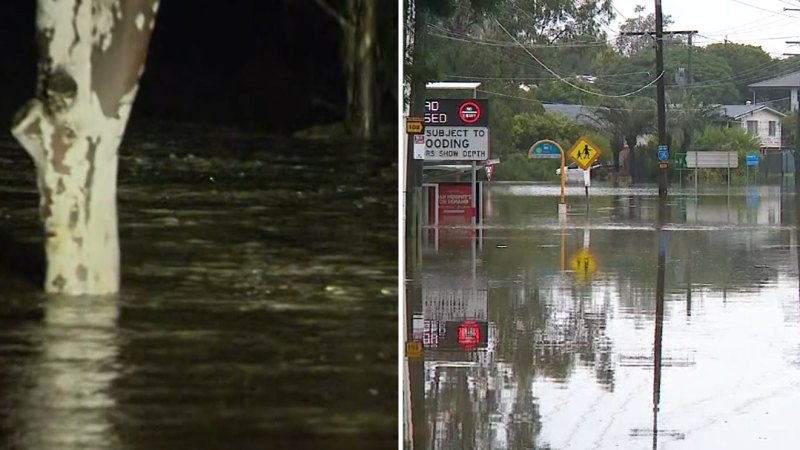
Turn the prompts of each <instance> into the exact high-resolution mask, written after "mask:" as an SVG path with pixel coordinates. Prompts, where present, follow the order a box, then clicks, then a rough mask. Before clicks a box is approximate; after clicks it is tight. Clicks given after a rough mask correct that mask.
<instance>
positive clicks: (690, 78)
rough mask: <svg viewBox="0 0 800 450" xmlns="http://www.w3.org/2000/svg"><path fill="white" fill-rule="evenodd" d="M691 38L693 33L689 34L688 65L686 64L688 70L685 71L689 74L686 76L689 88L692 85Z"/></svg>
mask: <svg viewBox="0 0 800 450" xmlns="http://www.w3.org/2000/svg"><path fill="white" fill-rule="evenodd" d="M692 36H694V33H689V63H688V66H689V68H688V69H687V70H688V71H689V73H688V74H687V77H688V78H689V86H691V85H692V83H693V76H692Z"/></svg>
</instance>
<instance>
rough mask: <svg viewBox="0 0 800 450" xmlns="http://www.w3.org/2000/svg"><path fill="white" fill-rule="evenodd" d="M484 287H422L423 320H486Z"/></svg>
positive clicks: (486, 306)
mask: <svg viewBox="0 0 800 450" xmlns="http://www.w3.org/2000/svg"><path fill="white" fill-rule="evenodd" d="M487 298H488V296H487V291H486V289H485V288H484V289H478V288H473V287H463V288H462V287H455V286H450V287H444V286H441V287H428V286H423V288H422V314H423V317H425V320H440V321H453V320H464V319H472V320H487V316H488V311H489V307H488V301H487Z"/></svg>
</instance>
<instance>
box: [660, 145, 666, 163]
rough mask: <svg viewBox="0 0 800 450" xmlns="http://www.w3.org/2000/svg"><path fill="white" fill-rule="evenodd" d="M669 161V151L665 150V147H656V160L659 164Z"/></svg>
mask: <svg viewBox="0 0 800 450" xmlns="http://www.w3.org/2000/svg"><path fill="white" fill-rule="evenodd" d="M668 159H669V150H668V149H667V146H666V145H659V146H658V160H659V161H661V162H666V161H667V160H668Z"/></svg>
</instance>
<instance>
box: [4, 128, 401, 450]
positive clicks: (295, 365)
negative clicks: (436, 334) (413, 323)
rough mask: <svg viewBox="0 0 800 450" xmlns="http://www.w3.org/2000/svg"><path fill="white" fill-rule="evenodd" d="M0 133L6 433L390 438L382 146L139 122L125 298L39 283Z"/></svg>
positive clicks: (17, 168) (300, 443) (273, 441)
mask: <svg viewBox="0 0 800 450" xmlns="http://www.w3.org/2000/svg"><path fill="white" fill-rule="evenodd" d="M2 147H3V148H2V150H0V158H1V159H0V171H1V172H0V179H2V180H3V182H2V183H1V184H0V239H2V242H0V243H1V244H2V246H1V247H0V252H1V253H2V258H0V263H2V264H0V448H3V449H6V448H13V449H17V448H19V449H179V448H180V449H184V448H186V449H206V448H207V449H223V448H224V449H251V448H252V449H256V448H259V449H261V448H276V449H277V448H294V449H312V448H313V449H342V448H348V449H350V448H355V449H384V448H392V447H393V446H395V445H396V434H397V432H396V430H397V378H396V377H397V339H396V330H397V328H396V323H397V322H396V320H397V305H396V303H397V292H396V291H397V289H396V286H397V240H396V239H397V231H396V227H397V225H396V211H397V203H396V198H397V195H396V171H397V168H396V165H395V163H394V160H395V159H396V156H395V155H396V150H395V144H394V143H387V144H382V145H378V146H373V147H364V148H359V147H357V146H353V145H346V144H343V143H338V144H335V143H326V142H301V141H293V140H289V139H286V138H278V137H273V136H268V135H263V134H255V133H244V132H236V131H234V130H229V129H208V128H204V127H180V128H177V127H176V128H170V129H162V130H154V131H152V132H150V133H142V132H140V133H136V132H133V133H131V134H130V136H129V137H128V138H127V139H126V145H124V146H123V149H122V151H121V155H122V156H121V161H120V177H119V178H120V181H119V185H120V188H119V206H120V239H121V247H122V255H123V256H122V257H123V261H122V270H123V274H122V284H123V287H122V293H121V294H120V295H119V296H117V297H113V298H73V299H70V298H45V296H44V295H42V294H40V293H39V287H38V285H37V284H36V280H35V279H36V277H35V276H32V275H31V274H32V273H33V272H32V271H34V272H35V268H36V265H37V264H36V260H37V257H36V255H37V252H39V251H40V246H41V244H40V243H41V239H40V231H39V223H38V218H37V203H38V195H37V194H36V192H35V182H34V177H33V169H32V165H31V163H30V162H29V161H28V157H27V155H26V154H25V153H24V152H23V151H22V150H19V149H15V148H14V145H13V144H12V142H11V140H10V139H5V140H3V141H2ZM39 277H41V275H39Z"/></svg>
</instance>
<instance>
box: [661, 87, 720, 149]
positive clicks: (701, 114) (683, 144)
mask: <svg viewBox="0 0 800 450" xmlns="http://www.w3.org/2000/svg"><path fill="white" fill-rule="evenodd" d="M666 112H667V127H668V129H669V130H670V132H671V134H672V135H673V138H677V139H679V140H680V141H679V142H680V151H681V152H687V151H689V150H692V141H693V139H694V137H695V135H696V134H697V133H698V132H700V131H702V130H703V129H705V128H706V126H708V125H720V124H721V123H723V117H722V114H721V113H720V111H719V107H718V106H716V105H708V104H704V103H702V102H698V101H697V100H696V99H695V97H694V96H693V95H692V93H691V92H689V93H687V92H684V91H677V90H676V91H675V92H672V93H671V95H670V98H669V107H668V108H667V111H666Z"/></svg>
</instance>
